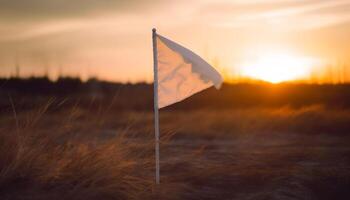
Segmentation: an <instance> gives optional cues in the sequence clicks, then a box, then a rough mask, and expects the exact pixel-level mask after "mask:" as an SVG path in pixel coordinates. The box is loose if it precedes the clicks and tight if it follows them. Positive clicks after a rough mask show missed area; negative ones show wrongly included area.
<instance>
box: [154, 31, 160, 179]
mask: <svg viewBox="0 0 350 200" xmlns="http://www.w3.org/2000/svg"><path fill="white" fill-rule="evenodd" d="M156 37H157V33H156V29H155V28H153V29H152V41H153V74H154V79H153V80H154V81H153V95H154V136H155V153H156V156H155V157H156V184H157V185H158V184H159V182H160V178H159V111H158V53H157V38H156Z"/></svg>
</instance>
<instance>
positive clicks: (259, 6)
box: [0, 0, 350, 82]
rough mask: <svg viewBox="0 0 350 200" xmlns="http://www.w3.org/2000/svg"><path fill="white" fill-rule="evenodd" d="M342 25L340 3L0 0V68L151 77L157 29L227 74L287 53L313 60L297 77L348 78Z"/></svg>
mask: <svg viewBox="0 0 350 200" xmlns="http://www.w3.org/2000/svg"><path fill="white" fill-rule="evenodd" d="M349 25H350V1H349V0H328V1H325V0H283V1H282V0H230V1H229V0H201V1H200V0H192V1H190V0H187V1H185V0H179V1H170V0H163V1H160V0H155V1H150V0H145V1H136V0H130V1H123V0H115V1H110V0H70V1H68V0H49V1H48V0H26V1H22V0H6V1H3V2H2V3H1V4H0V35H1V36H0V75H2V76H10V75H13V74H15V66H16V65H18V66H20V67H19V68H20V74H21V75H22V76H29V75H42V74H46V73H47V74H49V75H50V77H51V78H53V79H54V78H56V77H57V76H58V74H62V75H71V76H81V77H82V78H84V79H87V78H89V77H93V76H95V77H98V78H100V79H107V80H112V81H132V82H136V81H144V80H146V81H151V80H152V45H151V29H152V27H156V28H157V29H158V31H159V33H160V34H162V35H164V36H166V37H169V38H170V39H172V40H174V41H176V42H179V43H180V44H182V45H184V46H186V47H188V48H190V49H191V50H193V51H194V52H196V53H198V54H199V55H201V56H202V57H203V58H205V59H206V60H208V61H209V62H210V63H211V64H213V65H214V66H215V67H216V68H218V69H219V70H220V71H221V72H223V73H224V74H225V77H226V80H240V79H242V76H246V75H247V76H254V73H255V72H258V71H261V72H259V73H260V75H261V74H262V73H266V71H264V70H273V71H274V70H275V71H279V70H280V69H279V68H283V70H280V71H285V69H286V68H287V66H285V63H284V62H272V63H276V64H278V65H283V66H278V69H277V68H276V66H275V68H266V69H265V68H264V67H265V66H266V65H267V64H268V63H269V61H266V62H267V63H262V62H264V60H267V57H269V59H270V60H274V58H285V57H288V58H291V59H289V60H292V62H293V63H294V61H295V63H301V62H299V61H300V60H312V61H313V62H312V63H311V62H310V63H308V65H312V66H306V67H308V71H307V72H303V73H304V74H303V76H301V75H300V77H296V79H308V80H310V79H311V80H313V81H315V82H323V81H325V80H327V81H329V82H332V81H335V82H338V81H348V80H350V69H347V67H346V65H347V63H350V62H349V61H350V55H349V54H350V53H349V52H350V47H349V44H350V37H349V36H350V26H349ZM267 55H269V56H267ZM279 55H281V56H279ZM16 63H17V64H16ZM259 63H260V64H259ZM254 67H255V68H254ZM303 67H305V63H302V64H300V66H296V67H295V68H294V66H290V67H289V68H290V69H288V70H289V71H290V73H294V74H296V76H298V73H299V72H297V71H293V70H302V69H300V68H303ZM349 67H350V66H349ZM247 68H249V69H247ZM256 68H260V69H256ZM261 68H263V69H261ZM249 70H250V71H249ZM252 71H254V72H252ZM288 74H289V73H288ZM260 75H259V74H258V75H257V77H253V78H261V77H262V76H260ZM267 75H269V74H267ZM276 80H277V79H276Z"/></svg>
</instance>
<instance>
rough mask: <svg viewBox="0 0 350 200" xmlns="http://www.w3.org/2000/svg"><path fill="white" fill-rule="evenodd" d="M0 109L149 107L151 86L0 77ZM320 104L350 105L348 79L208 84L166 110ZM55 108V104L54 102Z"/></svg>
mask: <svg viewBox="0 0 350 200" xmlns="http://www.w3.org/2000/svg"><path fill="white" fill-rule="evenodd" d="M0 95H1V97H0V108H1V109H2V110H7V109H9V106H11V104H15V105H16V106H17V107H20V108H22V109H27V108H28V109H29V108H31V107H33V106H38V105H41V104H45V103H46V102H47V101H50V102H51V103H52V104H53V105H56V107H57V109H59V108H62V107H64V105H67V106H76V105H79V106H83V107H87V108H100V109H116V110H125V109H127V110H129V109H135V110H151V109H152V107H153V86H152V85H151V84H147V83H138V84H122V83H111V82H105V81H99V80H96V79H91V80H88V81H86V82H83V81H81V80H80V79H78V78H60V79H58V80H57V81H51V80H49V79H48V78H46V77H43V78H28V79H18V78H11V79H0ZM315 104H322V105H324V106H328V107H338V108H350V84H338V85H331V84H324V85H315V84H293V83H284V84H268V83H259V84H224V85H223V87H222V88H221V89H220V90H215V89H214V88H210V89H207V90H205V91H203V92H201V93H199V94H196V95H194V96H193V97H192V98H189V99H187V100H185V101H183V102H180V103H178V104H176V105H174V106H171V107H169V108H166V109H184V110H185V109H198V108H205V109H207V108H208V109H230V108H242V107H255V106H262V107H278V106H291V107H302V106H309V105H315ZM53 107H55V106H53Z"/></svg>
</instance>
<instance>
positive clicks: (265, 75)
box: [241, 53, 314, 83]
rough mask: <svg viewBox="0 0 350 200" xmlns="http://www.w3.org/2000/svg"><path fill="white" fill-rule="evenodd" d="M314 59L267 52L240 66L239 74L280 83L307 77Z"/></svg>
mask: <svg viewBox="0 0 350 200" xmlns="http://www.w3.org/2000/svg"><path fill="white" fill-rule="evenodd" d="M313 65H314V60H313V59H310V58H304V57H300V56H294V55H291V54H279V53H269V54H265V55H262V56H261V57H258V59H256V60H255V61H254V62H247V63H244V64H243V65H242V66H241V75H242V76H244V77H249V78H253V79H258V80H263V81H268V82H271V83H280V82H284V81H294V80H301V79H305V78H308V76H309V75H310V73H311V70H312V66H313Z"/></svg>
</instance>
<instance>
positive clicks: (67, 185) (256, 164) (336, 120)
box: [0, 80, 350, 200]
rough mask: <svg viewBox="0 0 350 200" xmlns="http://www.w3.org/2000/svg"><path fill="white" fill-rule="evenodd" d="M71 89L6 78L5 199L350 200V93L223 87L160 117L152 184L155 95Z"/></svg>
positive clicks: (131, 89) (1, 141) (0, 149)
mask: <svg viewBox="0 0 350 200" xmlns="http://www.w3.org/2000/svg"><path fill="white" fill-rule="evenodd" d="M36 81H38V80H36ZM41 81H42V80H41ZM38 82H40V81H38ZM72 82H74V81H71V82H69V84H67V82H65V84H62V83H61V85H60V86H57V84H52V85H51V86H48V85H49V84H47V83H45V84H43V85H44V86H45V88H46V90H45V88H41V89H40V90H39V89H38V87H33V86H32V85H33V81H30V82H29V83H31V84H32V85H30V84H29V85H30V86H28V82H26V83H18V82H11V81H3V82H2V84H1V92H2V93H1V94H2V98H1V102H0V107H1V115H0V123H1V126H0V131H1V132H0V137H1V138H0V199H52V200H54V199H239V200H248V199H249V200H260V199H278V200H284V199H285V200H289V199H324V200H329V199H337V200H338V199H340V200H341V199H349V198H350V190H349V188H350V146H349V141H350V140H349V139H350V135H349V131H350V124H349V121H350V109H349V108H348V106H347V101H346V98H344V99H343V101H336V100H337V99H342V98H340V97H344V96H345V97H346V96H347V94H346V93H345V94H344V93H343V92H344V91H350V90H349V89H350V88H348V87H349V86H333V87H334V88H332V86H305V85H303V86H283V87H287V88H293V89H290V90H288V92H284V94H283V95H281V96H276V95H273V94H275V93H277V91H279V92H280V91H281V89H278V88H277V89H276V88H274V89H271V88H272V87H276V86H231V87H236V88H233V89H232V88H231V89H230V88H228V86H227V87H226V88H225V87H224V88H223V93H224V94H223V95H222V96H220V95H219V96H218V97H217V98H218V99H217V101H216V102H215V100H216V99H215V98H214V97H215V95H217V93H216V91H213V90H208V91H205V92H204V93H202V94H199V95H196V96H194V97H193V98H192V99H189V100H187V101H185V102H183V103H180V104H177V105H174V106H173V107H170V108H167V109H164V110H161V111H160V117H161V118H160V125H161V126H160V127H161V155H160V157H161V184H160V185H159V186H157V185H155V184H154V136H153V134H154V133H153V113H152V106H151V105H152V101H151V97H150V95H148V93H149V90H150V88H151V87H150V86H148V85H146V84H145V85H128V86H122V89H120V88H121V86H119V85H118V86H113V87H112V86H108V88H109V89H106V88H107V87H106V85H105V86H103V84H106V83H101V85H102V86H101V85H99V84H97V86H98V87H95V86H96V85H95V86H94V87H93V90H88V92H87V91H86V90H85V89H84V87H85V86H84V85H86V84H88V83H85V84H83V83H79V84H81V85H79V84H78V83H74V84H76V85H78V86H76V87H72ZM40 83H42V82H40ZM16 84H17V85H16ZM18 84H19V85H18ZM21 84H22V85H21ZM25 85H27V86H25ZM34 85H35V84H34ZM39 85H41V86H43V85H42V84H39ZM64 85H65V86H64ZM67 85H68V86H67ZM50 87H51V88H50ZM52 87H55V90H54V89H53V88H52ZM114 87H116V88H117V89H115V88H114ZM123 87H127V88H128V90H126V89H123ZM238 87H245V88H246V89H247V88H248V89H247V90H244V89H241V90H238V89H237V88H238ZM257 87H258V88H260V87H263V88H264V90H262V91H265V93H262V92H260V93H259V92H256V90H259V89H256V88H257ZM266 87H268V88H270V89H271V90H268V91H267V92H266ZM281 87H282V86H281ZM305 87H308V88H311V87H313V88H316V89H314V90H312V91H322V92H318V93H317V92H314V93H312V94H310V92H308V91H306V89H305ZM320 87H321V88H320ZM324 87H326V88H328V89H330V90H328V91H324ZM18 88H21V89H18ZM34 88H36V89H34ZM67 88H73V89H71V90H69V89H67ZM74 88H75V89H74ZM77 88H79V89H77ZM89 88H91V85H90V86H89ZM96 88H97V89H96ZM118 88H119V89H118ZM252 88H253V89H252ZM254 88H255V89H254ZM298 88H299V90H298ZM317 88H318V89H317ZM101 91H102V92H101ZM111 91H113V92H111ZM126 91H127V92H126ZM228 91H229V92H228ZM235 91H236V93H237V94H240V97H241V99H239V100H237V98H236V99H235V98H234V97H237V96H238V97H239V95H237V94H236V93H235ZM243 91H246V92H245V93H244V92H243ZM253 91H254V94H259V95H253V96H252V95H251V94H250V93H249V92H253ZM271 91H275V92H271ZM283 91H285V90H283ZM300 91H301V92H300ZM334 91H335V92H334ZM332 92H333V93H332ZM304 93H305V94H304ZM330 93H332V94H330ZM232 94H235V95H236V96H234V97H232V98H233V99H232V101H233V102H235V103H234V104H233V103H231V104H230V103H226V105H227V106H224V105H222V104H223V102H224V101H226V102H229V99H227V98H229V97H228V96H231V95H232ZM288 94H289V96H288ZM291 94H294V95H291ZM320 94H322V95H320ZM145 95H148V96H145ZM308 95H309V96H308ZM269 99H272V100H273V101H272V100H271V101H267V100H269ZM253 102H256V103H255V104H254V103H253ZM271 102H273V103H271ZM300 102H303V103H300Z"/></svg>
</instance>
